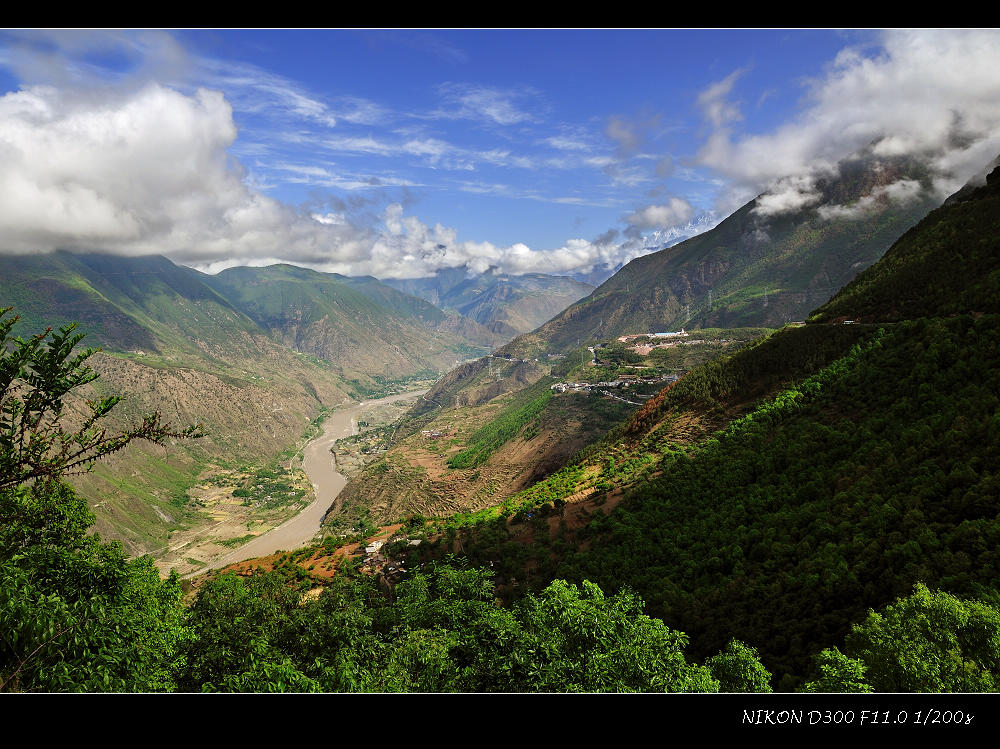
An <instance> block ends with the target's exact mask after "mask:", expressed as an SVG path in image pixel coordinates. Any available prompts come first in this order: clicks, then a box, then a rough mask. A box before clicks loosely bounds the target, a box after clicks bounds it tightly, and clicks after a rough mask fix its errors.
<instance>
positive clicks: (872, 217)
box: [0, 29, 1000, 726]
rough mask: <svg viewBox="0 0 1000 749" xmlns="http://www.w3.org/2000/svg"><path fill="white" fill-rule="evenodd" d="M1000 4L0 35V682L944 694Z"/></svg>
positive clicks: (967, 561) (990, 276)
mask: <svg viewBox="0 0 1000 749" xmlns="http://www.w3.org/2000/svg"><path fill="white" fill-rule="evenodd" d="M998 41H1000V32H997V31H996V30H989V29H986V30H984V29H978V30H977V29H917V30H904V29H895V30H878V29H855V30H852V29H848V30H846V31H844V30H841V31H837V32H833V31H831V30H824V29H809V30H794V29H782V30H771V31H769V30H764V29H744V30H733V29H729V30H712V29H697V30H696V29H673V30H671V29H658V30H638V29H607V30H596V29H589V30H588V29H573V30H570V29H566V30H555V29H532V30H504V29H476V30H473V29H466V30H462V29H384V30H376V29H350V30H348V29H342V30H320V29H312V30H306V29H299V30H291V29H286V30H265V29H231V30H222V29H219V30H207V29H179V30H169V31H157V30H152V29H147V30H128V29H124V30H116V31H106V32H105V31H100V30H97V29H91V30H87V31H86V33H81V32H77V31H73V30H61V31H58V32H53V31H46V30H30V29H19V30H18V29H15V30H7V31H0V80H3V82H4V84H3V85H4V87H5V90H4V91H0V154H2V155H3V158H0V186H2V189H0V226H2V228H3V231H0V693H6V692H14V693H48V692H91V693H104V692H107V693H117V692H127V693H161V692H163V693H166V692H171V693H178V692H180V693H212V692H229V693H282V692H285V693H287V692H298V693H305V692H312V693H320V692H323V693H347V692H363V693H396V692H406V693H444V692H468V693H495V692H506V693H625V692H649V693H663V692H686V693H703V694H713V693H729V694H730V695H737V697H735V698H733V697H731V698H729V700H728V701H727V700H716V701H714V702H711V701H708V700H711V699H712V698H710V697H709V698H706V701H707V704H709V705H710V706H711V707H710V710H711V712H712V716H711V720H710V721H709V725H713V726H714V725H715V724H721V723H723V722H726V721H730V722H733V721H732V720H731V719H732V717H733V716H737V717H736V721H738V717H739V713H741V712H742V714H743V717H744V723H748V722H752V721H751V720H750V718H751V717H752V716H753V715H754V714H756V715H757V716H758V717H759V716H760V714H761V713H763V712H766V711H764V710H759V709H757V708H756V707H755V708H754V709H753V710H750V709H747V710H742V705H743V703H739V704H740V708H738V709H734V710H729V709H728V708H729V706H730V705H731V704H733V703H734V701H735V700H740V699H744V698H743V697H739V695H745V696H746V697H745V699H744V701H745V702H746V704H750V703H751V702H753V700H758V699H759V698H758V697H756V695H761V694H767V693H780V694H775V695H774V697H775V698H777V699H779V700H785V701H787V702H788V704H789V705H796V704H799V703H801V704H805V702H804V701H807V700H813V699H818V698H816V695H817V694H826V695H831V694H832V695H854V694H863V695H865V698H866V699H870V700H873V701H872V702H871V703H869V704H870V706H871V709H872V711H873V712H874V714H875V715H879V714H887V713H885V711H886V710H888V709H890V708H892V710H893V711H895V710H896V709H897V707H898V705H897V702H896V701H899V700H903V699H904V698H905V699H909V698H910V697H907V695H910V696H912V695H913V694H916V693H923V694H929V695H933V699H939V698H940V699H943V700H945V702H943V703H942V704H944V705H951V704H955V705H958V706H959V707H961V714H962V715H963V716H966V715H969V717H970V718H971V717H972V713H971V712H970V711H969V710H967V707H968V705H965V704H964V703H962V702H961V700H963V699H965V697H964V695H966V694H976V693H998V692H1000V156H997V153H998V149H1000V104H998V102H1000V72H998V71H1000V44H998ZM880 695H881V696H880ZM900 695H903V697H900ZM829 699H830V700H831V701H836V700H839V699H840V698H839V697H830V698H829ZM927 699H931V697H928V698H927ZM949 700H950V701H951V702H949ZM688 704H689V703H686V702H685V703H682V705H681V709H682V710H684V711H686V707H687V705H688ZM775 704H777V703H775ZM844 704H845V705H847V706H848V707H850V706H851V705H852V704H853V703H851V702H850V700H847V701H845V702H844ZM900 704H903V703H900ZM927 704H930V703H927ZM935 704H936V703H935ZM782 705H783V703H782ZM720 706H722V707H723V709H722V710H719V709H718V708H719V707H720ZM810 706H811V703H810ZM671 707H673V703H671ZM904 707H905V705H904ZM876 708H878V710H877V711H876ZM786 712H788V711H786ZM902 712H905V710H903V711H902ZM955 714H956V713H954V712H953V713H952V715H955ZM686 717H688V718H689V719H690V717H693V716H687V715H686ZM976 719H977V722H978V723H981V724H985V723H987V722H988V721H993V722H1000V716H994V715H993V714H992V713H990V712H989V711H979V712H978V713H977V715H976Z"/></svg>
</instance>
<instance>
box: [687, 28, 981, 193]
mask: <svg viewBox="0 0 1000 749" xmlns="http://www.w3.org/2000/svg"><path fill="white" fill-rule="evenodd" d="M881 41H882V44H881V47H880V48H879V49H878V50H877V51H876V52H874V53H872V52H870V51H867V50H864V49H861V48H855V47H850V48H847V49H844V50H843V51H841V52H840V53H839V54H838V55H837V57H836V59H835V60H834V61H833V63H832V65H831V66H830V67H829V69H828V70H827V72H826V73H825V75H823V76H822V77H820V78H817V79H815V80H812V81H810V82H809V83H808V91H807V95H806V97H805V100H804V102H803V107H802V111H801V113H800V115H799V116H798V117H797V118H795V119H794V120H793V121H791V122H788V123H787V124H785V125H783V126H781V127H779V128H777V129H776V130H774V131H773V132H770V133H766V134H743V135H734V133H733V132H732V122H733V121H734V113H735V110H732V109H730V108H728V105H727V104H726V103H725V102H726V98H725V97H726V96H728V94H729V93H730V91H731V88H732V85H731V82H730V85H729V87H728V88H727V87H726V86H725V85H723V84H725V83H726V82H728V81H730V79H733V81H735V78H734V76H735V75H736V74H735V73H734V74H733V75H731V76H729V77H728V78H727V79H725V80H724V81H722V82H720V83H718V84H715V85H714V86H713V87H711V88H709V89H707V90H706V91H705V92H704V93H703V94H702V96H701V97H699V103H701V104H702V107H703V110H704V112H705V116H706V118H707V119H708V120H709V121H710V122H711V123H712V124H713V126H715V130H714V132H713V133H712V134H711V135H710V136H709V137H708V139H707V140H706V142H705V144H704V145H703V147H702V148H701V150H700V152H699V154H698V160H699V162H700V163H702V164H703V165H707V166H710V167H712V168H713V169H715V170H717V171H718V172H720V173H722V174H724V175H727V176H728V177H730V178H732V179H733V180H734V193H738V194H734V195H733V196H732V199H733V201H734V202H735V201H738V200H740V199H746V197H747V195H748V194H750V195H752V194H756V193H759V192H761V191H764V190H769V189H770V188H772V187H773V185H774V183H775V182H776V181H777V180H779V179H781V178H783V177H788V176H790V175H810V174H815V173H816V170H817V169H819V170H829V169H831V168H833V167H834V166H835V164H836V163H837V161H838V160H840V159H841V158H844V157H845V156H848V155H850V154H851V153H854V152H857V151H858V150H860V149H862V148H865V147H868V146H872V149H873V152H874V154H875V155H877V156H878V155H882V156H891V155H903V154H905V155H909V156H915V157H919V158H921V159H922V160H924V161H925V163H927V164H928V165H929V166H930V167H931V168H932V170H933V171H934V172H935V173H936V175H937V180H936V186H937V188H938V189H939V191H941V192H942V193H947V192H950V191H952V190H954V189H956V188H957V187H958V186H960V185H961V184H962V182H963V181H964V180H965V179H966V178H968V176H969V175H971V174H972V173H974V172H975V171H977V170H978V169H980V168H981V167H982V165H983V164H984V163H986V162H987V161H989V159H991V158H992V157H993V156H995V155H996V154H997V153H998V152H1000V33H998V32H997V31H995V30H929V29H928V30H917V31H889V32H885V33H884V35H883V36H882V40H881ZM737 72H738V71H737ZM786 188H787V186H786ZM779 194H781V195H783V196H784V199H788V198H790V197H791V193H789V191H788V190H787V189H783V190H782V189H779ZM798 194H799V196H800V197H802V196H804V195H807V194H808V193H802V192H801V191H799V193H798ZM775 202H780V200H779V198H778V197H775ZM727 207H732V205H730V206H727Z"/></svg>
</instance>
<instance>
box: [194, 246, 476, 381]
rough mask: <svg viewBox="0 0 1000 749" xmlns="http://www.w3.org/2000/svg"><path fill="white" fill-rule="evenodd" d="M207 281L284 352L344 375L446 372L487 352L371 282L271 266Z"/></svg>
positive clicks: (438, 316) (432, 311) (443, 320)
mask: <svg viewBox="0 0 1000 749" xmlns="http://www.w3.org/2000/svg"><path fill="white" fill-rule="evenodd" d="M205 282H206V284H208V285H209V286H211V287H212V288H214V289H215V290H216V291H218V292H219V293H220V294H222V295H224V296H225V297H226V298H227V299H229V300H230V301H231V302H232V304H233V305H234V306H235V307H237V308H238V309H240V310H241V311H242V312H244V313H245V314H246V315H247V316H248V317H250V318H251V319H252V320H254V321H255V322H256V323H257V324H258V325H260V326H261V327H262V328H263V329H265V330H267V331H269V332H270V333H271V334H273V335H274V336H275V337H276V338H277V339H278V340H280V341H281V342H282V343H284V344H285V345H287V346H290V347H292V348H294V349H295V350H298V351H305V352H308V353H310V354H312V355H314V356H318V357H320V358H322V359H325V360H327V361H329V362H332V363H334V364H335V365H336V366H338V367H340V368H342V369H343V371H344V372H345V373H348V374H349V375H350V376H356V375H358V374H367V375H374V374H379V375H383V376H385V375H388V376H391V377H401V376H405V375H409V374H413V373H414V372H416V371H433V372H438V371H441V370H447V369H450V368H451V367H452V366H454V365H455V364H457V363H459V362H460V361H462V360H463V359H466V358H469V356H471V355H475V354H477V353H481V352H482V350H483V348H485V346H483V345H482V344H483V343H485V345H489V339H487V340H486V341H482V338H480V341H479V342H472V341H469V340H464V339H462V338H460V337H458V336H456V335H455V334H453V333H452V332H451V330H452V329H453V328H454V325H453V323H452V322H450V321H449V319H448V317H447V316H446V315H445V314H444V313H443V312H441V311H440V310H438V309H436V308H435V307H434V306H433V305H430V304H428V303H427V302H424V301H422V300H420V299H416V298H414V297H408V296H406V295H404V294H401V293H400V292H398V291H395V290H394V289H390V288H388V287H385V286H383V285H381V284H380V283H379V282H378V281H376V280H375V279H346V278H344V277H343V276H337V275H334V274H327V273H319V272H317V271H312V270H308V269H306V268H298V267H295V266H291V265H272V266H269V267H267V268H230V269H228V270H224V271H222V272H221V273H219V274H218V275H216V276H208V277H206V279H205ZM479 332H482V331H479ZM485 335H486V336H489V334H488V333H486V334H485ZM477 344H478V345H479V347H478V348H477Z"/></svg>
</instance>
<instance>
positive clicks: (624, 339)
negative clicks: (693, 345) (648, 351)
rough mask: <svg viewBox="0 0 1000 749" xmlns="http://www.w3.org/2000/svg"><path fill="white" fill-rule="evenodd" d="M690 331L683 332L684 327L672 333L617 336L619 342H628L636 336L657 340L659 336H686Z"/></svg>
mask: <svg viewBox="0 0 1000 749" xmlns="http://www.w3.org/2000/svg"><path fill="white" fill-rule="evenodd" d="M689 335H691V334H690V333H687V332H685V330H684V328H681V329H680V330H676V331H674V332H672V333H637V334H635V335H623V336H621V337H619V338H618V342H619V343H628V342H629V341H634V340H635V339H636V338H648V339H650V340H657V339H660V338H687V337H688V336H689Z"/></svg>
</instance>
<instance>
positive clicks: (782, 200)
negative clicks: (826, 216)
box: [754, 175, 822, 216]
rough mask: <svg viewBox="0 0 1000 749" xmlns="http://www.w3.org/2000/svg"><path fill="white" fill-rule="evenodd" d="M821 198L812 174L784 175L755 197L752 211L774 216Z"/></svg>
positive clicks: (795, 209) (815, 201)
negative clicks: (755, 200) (755, 202)
mask: <svg viewBox="0 0 1000 749" xmlns="http://www.w3.org/2000/svg"><path fill="white" fill-rule="evenodd" d="M821 198H822V196H821V195H820V194H819V192H818V191H817V190H816V180H815V179H814V178H813V176H812V175H804V176H798V177H785V178H783V179H780V180H778V181H777V182H775V183H774V184H773V185H772V186H771V189H770V190H768V191H767V192H766V193H764V194H763V195H761V196H760V197H759V198H757V205H756V206H755V207H754V212H755V213H758V214H760V215H761V216H775V215H777V214H779V213H787V212H789V211H797V210H799V209H800V208H805V207H806V206H809V205H813V204H815V203H818V202H819V201H820V199H821Z"/></svg>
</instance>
